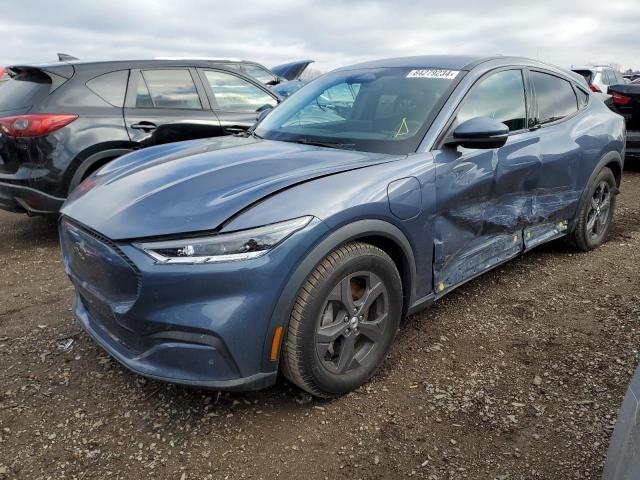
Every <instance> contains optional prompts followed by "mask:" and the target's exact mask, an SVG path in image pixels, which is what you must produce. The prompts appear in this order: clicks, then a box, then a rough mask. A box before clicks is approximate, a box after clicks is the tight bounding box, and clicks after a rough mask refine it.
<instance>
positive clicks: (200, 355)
mask: <svg viewBox="0 0 640 480" xmlns="http://www.w3.org/2000/svg"><path fill="white" fill-rule="evenodd" d="M624 144H625V127H624V120H623V119H622V117H620V116H619V115H617V114H615V113H613V112H611V111H610V110H609V109H608V108H607V107H606V106H605V105H604V104H603V103H602V102H601V101H599V100H597V99H596V98H594V97H592V95H591V92H589V90H588V89H587V87H586V85H584V82H583V81H582V80H581V79H580V78H578V77H576V76H574V74H572V73H570V72H568V71H565V70H561V69H558V68H556V67H553V66H550V65H546V64H543V63H540V62H537V61H533V60H527V59H522V58H509V57H494V58H476V57H464V56H424V57H411V58H398V59H391V60H381V61H375V62H370V63H365V64H361V65H356V66H352V67H346V68H341V69H339V70H336V71H334V72H332V73H329V74H327V75H324V76H323V77H321V78H319V79H317V80H315V81H314V82H311V83H310V84H308V85H306V86H304V87H303V88H302V89H301V90H299V91H298V92H296V93H295V94H294V95H292V96H291V97H290V98H289V99H287V101H286V102H283V103H282V104H280V105H279V106H278V107H277V108H275V109H273V110H272V111H271V112H270V113H269V114H267V115H266V116H265V117H264V118H263V119H262V120H261V122H260V123H258V125H257V127H256V128H255V129H253V130H252V131H250V132H248V133H245V134H240V135H235V136H228V137H223V138H214V139H207V140H194V141H188V142H181V143H173V144H169V145H161V146H156V147H151V148H147V149H145V150H141V151H138V152H134V153H131V154H128V155H125V156H123V157H121V158H119V159H117V160H115V161H113V162H111V163H109V164H108V165H107V166H105V167H104V168H102V169H101V170H99V171H98V172H97V173H96V174H94V175H93V176H91V177H89V178H88V179H86V180H85V181H84V182H82V183H81V184H80V185H79V187H78V188H77V189H76V190H75V191H74V192H73V193H72V194H71V196H70V198H69V199H68V200H67V202H66V203H65V205H64V206H63V208H62V214H63V216H62V217H61V219H60V236H61V244H62V250H63V256H64V264H65V267H66V270H67V272H68V274H69V276H70V278H71V281H72V282H73V284H74V286H75V290H76V301H75V307H74V313H75V317H76V318H77V319H78V321H79V322H80V323H81V324H82V325H83V327H84V328H85V329H86V330H87V331H88V332H89V333H90V334H91V335H92V337H93V338H94V339H95V340H96V341H97V342H98V343H99V344H100V345H102V346H103V347H104V348H105V349H106V350H107V351H108V352H109V353H110V354H111V355H113V356H114V357H115V358H116V359H117V360H119V361H120V362H121V363H122V364H124V365H125V366H126V367H128V368H130V369H131V370H133V371H135V372H138V373H140V374H142V375H145V376H148V377H152V378H156V379H161V380H166V381H170V382H176V383H182V384H187V385H194V386H199V387H210V388H215V389H255V388H261V387H266V386H268V385H270V384H272V383H273V382H274V381H275V379H276V376H277V374H278V371H282V372H283V373H284V375H285V376H286V377H287V378H288V379H289V380H290V381H292V382H293V383H295V384H296V385H298V386H300V387H301V388H302V389H304V390H306V391H308V392H310V393H312V394H313V395H317V396H321V397H334V396H338V395H340V394H343V393H345V392H348V391H350V390H353V389H355V388H357V387H358V386H360V385H362V384H363V383H364V382H366V381H367V380H368V379H369V378H370V377H371V375H373V373H374V372H375V371H376V369H377V368H378V366H379V365H380V364H381V362H382V361H383V359H384V358H385V356H386V355H387V352H388V351H389V349H390V348H391V345H392V343H393V340H394V338H395V336H396V333H397V331H398V329H399V327H400V324H401V319H402V318H403V317H404V316H406V315H408V314H412V313H414V312H416V311H418V310H420V309H421V308H423V307H425V306H427V305H429V304H430V303H432V302H433V301H435V300H437V299H439V298H440V297H442V296H444V295H446V294H447V293H449V292H450V291H452V290H453V289H455V288H456V287H458V286H460V285H461V284H463V283H465V282H467V281H469V280H470V279H472V278H474V277H476V276H478V275H480V274H481V273H483V272H486V271H487V270H490V269H492V268H494V267H496V266H497V265H500V264H502V263H504V262H506V261H507V260H509V259H511V258H514V257H516V256H517V255H520V254H522V253H523V252H526V251H528V250H530V249H532V248H534V247H536V246H537V245H540V244H541V243H544V242H547V241H550V240H554V239H558V238H561V237H565V238H566V239H567V240H568V241H569V242H570V243H571V244H572V245H574V247H575V248H576V249H578V250H582V251H587V250H591V249H594V248H596V247H598V246H599V245H601V244H602V243H603V242H604V241H605V239H606V237H607V234H608V232H609V229H610V226H611V223H612V218H613V214H614V208H615V200H616V193H617V192H618V188H619V185H620V180H621V175H622V167H623V157H624V155H623V153H624Z"/></svg>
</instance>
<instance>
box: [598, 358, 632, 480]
mask: <svg viewBox="0 0 640 480" xmlns="http://www.w3.org/2000/svg"><path fill="white" fill-rule="evenodd" d="M639 399H640V367H639V368H638V369H636V373H635V375H634V376H633V378H632V379H631V383H630V384H629V388H628V389H627V394H626V396H625V397H624V401H623V403H622V407H620V410H619V412H618V419H617V421H616V428H615V430H614V431H613V435H612V437H611V442H610V443H609V452H608V453H607V459H606V461H605V464H604V472H603V474H602V480H637V479H639V478H640V454H639V452H640V400H639Z"/></svg>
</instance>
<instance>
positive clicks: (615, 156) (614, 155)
mask: <svg viewBox="0 0 640 480" xmlns="http://www.w3.org/2000/svg"><path fill="white" fill-rule="evenodd" d="M605 167H606V168H609V169H611V171H612V172H613V176H614V177H615V179H616V185H617V187H618V188H620V183H621V182H622V172H623V168H624V161H623V160H622V156H621V155H620V153H619V152H618V151H617V150H611V151H609V152H607V153H605V154H604V155H603V156H602V158H600V161H599V162H598V163H597V164H596V166H595V168H594V169H593V171H592V172H591V175H589V179H588V180H587V182H586V183H585V184H584V188H583V190H582V194H581V195H580V200H579V202H578V207H577V208H578V212H579V211H580V205H582V202H583V201H584V197H585V196H586V195H587V194H588V193H589V188H588V187H589V185H591V183H592V182H593V181H594V179H595V178H596V177H597V176H598V173H600V170H602V169H603V168H605ZM616 193H618V192H616ZM576 215H577V213H576ZM575 226H576V221H575V218H574V219H573V220H572V222H571V228H570V232H573V231H574V229H575Z"/></svg>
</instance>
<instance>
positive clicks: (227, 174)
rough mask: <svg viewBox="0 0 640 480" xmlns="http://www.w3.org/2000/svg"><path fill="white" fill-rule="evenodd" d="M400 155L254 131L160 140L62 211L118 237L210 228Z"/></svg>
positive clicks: (82, 190) (105, 173) (102, 175)
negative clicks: (305, 186) (284, 193)
mask: <svg viewBox="0 0 640 480" xmlns="http://www.w3.org/2000/svg"><path fill="white" fill-rule="evenodd" d="M397 158H399V157H395V156H392V155H384V154H377V153H367V152H354V151H349V150H338V149H329V148H322V147H315V146H309V145H300V144H295V143H285V142H273V141H267V140H258V139H255V138H252V137H248V138H243V137H223V138H215V139H206V140H193V141H188V142H180V143H173V144H168V145H161V146H157V147H151V148H147V149H144V150H139V151H136V152H134V153H130V154H128V155H125V156H123V157H121V158H119V159H117V160H114V161H113V162H111V163H109V164H108V165H107V166H106V167H104V168H102V169H101V170H99V171H98V173H97V174H95V175H93V176H91V177H89V178H88V179H87V180H85V181H84V182H83V183H82V184H80V185H79V186H78V188H76V189H75V190H74V192H73V193H72V194H71V195H70V196H69V198H68V200H67V202H66V203H65V204H64V206H63V208H62V214H63V215H66V216H69V217H71V218H73V219H75V220H77V221H78V222H80V223H82V224H84V225H86V226H88V227H90V228H92V229H94V230H96V231H97V232H100V233H101V234H103V235H105V236H107V237H109V238H111V239H113V240H120V239H132V238H142V237H151V236H163V235H172V234H178V233H189V232H198V231H206V230H213V229H216V228H218V227H219V226H220V225H221V224H222V223H223V222H224V221H225V220H227V219H229V217H231V216H233V215H234V214H236V213H237V212H239V211H240V210H242V209H243V208H245V207H247V206H249V205H251V204H252V203H254V202H256V201H258V200H260V199H261V198H263V197H264V196H266V195H269V194H271V193H274V192H276V191H278V190H282V189H285V188H287V187H290V186H292V185H295V184H297V183H300V182H304V181H307V180H310V179H313V178H317V177H321V176H326V175H330V174H334V173H339V172H344V171H347V170H351V169H355V168H360V167H364V166H369V165H375V164H378V163H384V162H389V161H392V160H395V159H397Z"/></svg>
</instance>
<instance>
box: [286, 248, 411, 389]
mask: <svg viewBox="0 0 640 480" xmlns="http://www.w3.org/2000/svg"><path fill="white" fill-rule="evenodd" d="M401 315H402V282H401V280H400V274H399V273H398V270H397V268H396V266H395V264H394V263H393V260H391V258H390V257H389V256H388V255H387V254H386V253H385V252H383V251H382V250H380V249H379V248H377V247H374V246H373V245H370V244H367V243H362V242H353V243H349V244H347V245H344V246H342V247H339V248H337V249H336V250H334V251H333V252H331V253H330V254H329V255H327V257H326V258H325V259H324V260H323V261H322V262H321V263H320V264H319V265H318V266H317V267H316V268H315V270H314V271H313V272H312V273H311V274H310V275H309V277H308V278H307V280H306V281H305V283H304V285H303V286H302V288H301V289H300V291H299V292H298V296H297V298H296V301H295V305H294V307H293V311H292V313H291V318H290V321H289V328H288V332H287V337H286V341H285V344H284V346H283V352H282V367H283V373H284V374H285V376H286V377H287V378H288V379H289V380H290V381H291V382H292V383H294V384H296V385H298V386H299V387H300V388H302V389H303V390H306V391H307V392H309V393H311V394H313V395H316V396H319V397H325V398H330V397H336V396H339V395H341V394H343V393H346V392H349V391H351V390H354V389H355V388H357V387H359V386H360V385H362V384H363V383H365V382H366V381H367V380H368V379H369V378H370V377H371V376H372V375H373V373H374V372H375V371H376V369H377V368H378V367H379V366H380V364H381V363H382V361H383V360H384V358H385V356H386V354H387V352H388V351H389V348H390V347H391V344H392V343H393V339H394V338H395V335H396V332H397V331H398V326H399V324H400V317H401Z"/></svg>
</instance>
